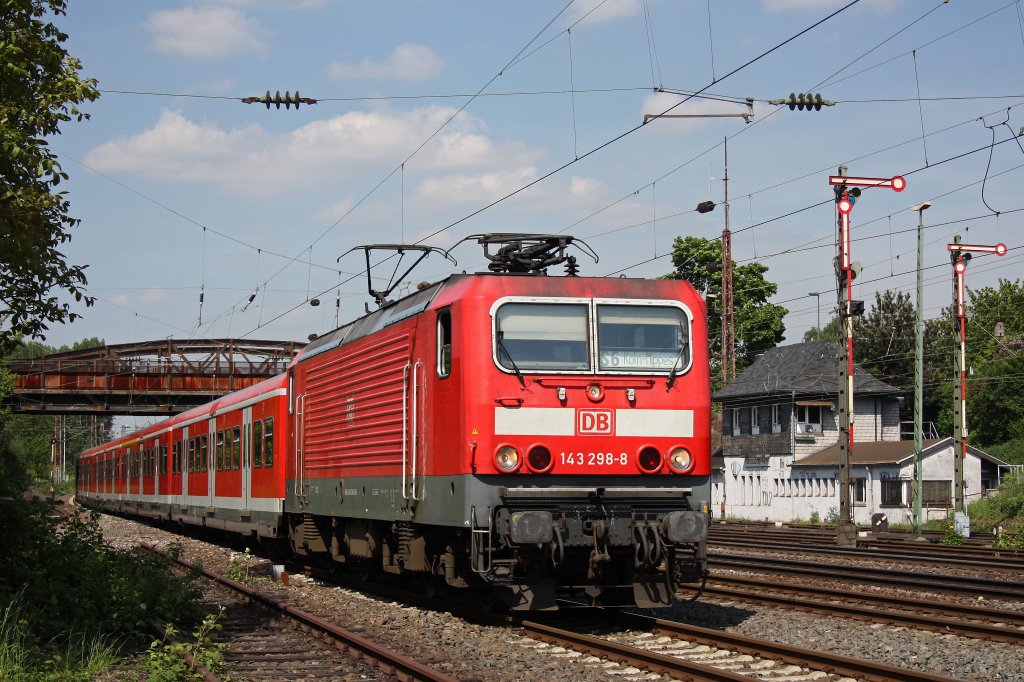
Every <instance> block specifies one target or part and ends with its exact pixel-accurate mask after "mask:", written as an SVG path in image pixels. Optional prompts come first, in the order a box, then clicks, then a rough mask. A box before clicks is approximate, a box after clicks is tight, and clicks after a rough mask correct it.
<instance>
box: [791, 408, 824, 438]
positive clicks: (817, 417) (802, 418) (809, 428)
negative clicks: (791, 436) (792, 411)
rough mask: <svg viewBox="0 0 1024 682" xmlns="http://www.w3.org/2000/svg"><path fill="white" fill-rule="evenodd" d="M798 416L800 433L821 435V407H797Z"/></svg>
mask: <svg viewBox="0 0 1024 682" xmlns="http://www.w3.org/2000/svg"><path fill="white" fill-rule="evenodd" d="M796 415H797V419H796V420H797V430H798V431H799V432H800V433H821V405H797V406H796Z"/></svg>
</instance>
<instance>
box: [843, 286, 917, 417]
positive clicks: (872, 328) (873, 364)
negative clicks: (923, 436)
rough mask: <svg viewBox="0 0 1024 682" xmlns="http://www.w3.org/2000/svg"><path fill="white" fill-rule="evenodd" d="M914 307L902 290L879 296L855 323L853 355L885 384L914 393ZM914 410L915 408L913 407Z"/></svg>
mask: <svg viewBox="0 0 1024 682" xmlns="http://www.w3.org/2000/svg"><path fill="white" fill-rule="evenodd" d="M914 325H915V311H914V304H913V303H911V302H910V294H907V293H905V292H902V291H891V290H889V291H883V292H876V293H875V301H874V303H872V305H871V310H870V311H868V313H867V314H866V315H865V316H864V317H862V318H855V320H854V323H853V338H854V344H853V356H854V359H855V360H856V362H857V363H858V364H860V365H861V367H863V368H864V369H866V370H867V371H868V372H870V373H871V374H873V375H874V376H876V377H878V378H879V379H881V380H882V381H884V382H886V383H887V384H890V385H891V386H895V387H897V388H902V389H904V390H905V391H910V392H911V394H912V392H913V388H914ZM909 407H911V411H912V405H909Z"/></svg>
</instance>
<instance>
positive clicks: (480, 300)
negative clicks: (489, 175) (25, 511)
mask: <svg viewBox="0 0 1024 682" xmlns="http://www.w3.org/2000/svg"><path fill="white" fill-rule="evenodd" d="M477 239H478V241H479V242H480V243H482V244H484V246H485V255H486V256H487V258H488V259H489V260H490V261H491V265H490V270H491V272H488V273H481V274H462V275H453V276H451V277H449V278H447V279H445V280H444V281H441V282H438V283H436V284H432V285H420V288H419V290H418V291H416V292H415V293H413V294H411V295H409V296H406V297H404V298H402V299H399V300H397V301H395V302H387V301H386V300H384V297H385V295H386V293H387V292H385V293H384V294H381V293H380V292H376V291H374V290H373V289H372V287H371V293H373V294H374V295H375V296H376V297H377V299H378V302H379V303H380V304H381V307H380V309H378V310H376V311H374V312H372V313H369V314H367V315H366V316H364V317H362V318H360V319H358V320H356V321H354V322H352V323H350V324H348V325H345V326H343V327H341V328H339V329H337V330H335V331H333V332H330V333H328V334H325V335H323V336H321V337H319V338H317V339H316V340H314V341H313V342H311V343H310V344H309V345H308V346H306V348H305V349H304V350H303V351H302V353H300V354H299V356H298V357H296V359H295V361H294V362H293V363H292V366H291V367H290V368H289V370H288V372H287V373H286V374H285V375H282V376H281V377H278V378H275V379H271V380H269V381H266V382H263V383H261V384H258V385H257V386H253V387H251V388H249V389H246V390H245V391H241V392H239V393H235V394H231V395H229V396H226V397H225V398H222V399H221V400H218V401H216V402H214V403H212V404H210V405H207V406H204V407H201V408H196V409H194V410H190V411H189V412H186V413H184V414H182V415H179V416H177V417H175V418H173V419H169V420H167V421H165V422H162V423H160V424H156V425H154V426H152V427H149V428H147V429H144V430H143V431H140V432H138V433H136V434H132V435H130V436H127V437H126V438H122V439H120V440H117V441H114V442H112V443H109V444H106V445H104V446H101V447H99V448H95V449H92V450H88V451H86V452H83V453H82V455H81V458H80V464H79V472H80V473H79V497H80V499H81V500H82V501H84V502H86V503H89V504H95V505H96V506H100V507H103V508H107V509H113V510H116V511H120V512H124V513H132V514H139V515H145V516H150V517H153V518H159V519H163V520H167V521H180V522H184V523H189V524H196V525H202V526H208V527H215V528H220V529H225V530H230V531H234V532H241V533H246V534H255V535H258V536H262V537H271V538H272V537H281V538H287V540H288V541H290V544H291V547H292V549H293V551H294V552H295V553H296V554H298V555H301V556H307V557H309V558H316V557H319V558H322V559H323V560H324V561H328V562H332V563H336V564H345V565H348V566H351V567H355V568H356V569H358V570H359V571H361V572H364V573H373V572H387V573H394V574H400V575H404V576H408V577H410V579H413V580H417V581H420V582H423V583H424V584H426V585H427V586H429V587H431V588H438V587H448V588H465V589H468V590H473V589H480V588H484V587H486V588H488V590H489V591H491V592H492V593H495V594H497V595H498V596H499V597H500V598H501V599H502V600H503V601H504V602H505V603H506V604H508V605H509V606H510V607H512V608H520V609H547V608H554V607H555V600H556V598H557V597H562V596H575V597H577V598H583V599H585V600H587V601H588V602H593V603H603V604H610V605H633V604H637V605H641V606H658V605H665V604H668V603H670V602H671V601H672V599H673V597H674V596H675V594H676V592H677V590H678V588H679V587H681V586H683V585H694V586H695V585H697V584H699V583H700V582H701V581H702V580H703V578H704V577H705V575H706V567H705V566H706V551H705V546H706V536H707V519H708V500H709V478H710V381H709V374H708V358H707V329H706V324H705V308H704V302H703V300H702V299H701V297H700V296H699V295H698V294H697V293H696V291H695V290H694V289H693V287H692V286H690V285H689V284H688V283H686V282H683V281H677V280H639V279H625V278H614V279H613V278H589V277H578V276H576V274H575V273H576V270H577V267H576V263H575V259H574V258H573V257H572V256H567V255H566V254H565V250H566V247H568V246H569V245H570V244H572V243H573V238H572V237H568V236H564V235H557V236H545V235H480V236H478V237H477ZM494 246H497V247H499V248H497V251H496V253H491V251H490V249H491V247H494ZM372 248H382V247H366V249H367V261H369V253H370V249H372ZM389 248H395V249H396V250H398V251H399V253H404V252H405V251H410V250H411V251H421V252H423V253H422V254H421V257H420V258H421V259H422V257H423V256H425V255H426V253H427V252H428V251H429V250H430V249H426V247H389ZM562 263H566V264H567V265H566V269H567V271H568V276H565V277H555V276H548V275H547V272H546V270H547V268H549V267H552V266H555V265H559V264H562ZM393 288H394V287H392V289H393Z"/></svg>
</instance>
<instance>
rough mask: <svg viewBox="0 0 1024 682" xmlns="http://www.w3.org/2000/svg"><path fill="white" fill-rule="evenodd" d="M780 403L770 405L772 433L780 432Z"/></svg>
mask: <svg viewBox="0 0 1024 682" xmlns="http://www.w3.org/2000/svg"><path fill="white" fill-rule="evenodd" d="M780 407H781V405H778V404H776V405H772V433H782V419H781V415H780V414H779V412H780V410H779V408H780Z"/></svg>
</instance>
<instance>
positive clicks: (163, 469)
mask: <svg viewBox="0 0 1024 682" xmlns="http://www.w3.org/2000/svg"><path fill="white" fill-rule="evenodd" d="M159 450H160V475H161V476H166V475H167V446H166V445H161V446H160V448H159Z"/></svg>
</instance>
